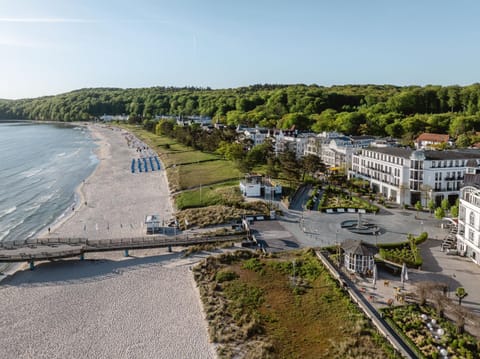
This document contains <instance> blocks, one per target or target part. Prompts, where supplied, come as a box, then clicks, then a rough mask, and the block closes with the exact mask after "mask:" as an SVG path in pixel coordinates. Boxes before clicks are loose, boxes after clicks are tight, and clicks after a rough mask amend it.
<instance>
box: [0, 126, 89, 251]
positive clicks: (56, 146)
mask: <svg viewBox="0 0 480 359" xmlns="http://www.w3.org/2000/svg"><path fill="white" fill-rule="evenodd" d="M32 138H35V140H34V141H32ZM0 143H2V146H0V147H1V148H4V150H3V151H1V152H0V163H2V171H1V172H2V173H1V175H0V182H1V183H2V185H1V188H0V205H1V207H0V208H1V209H0V241H2V240H3V241H10V240H15V239H25V238H28V237H32V236H34V235H35V233H38V231H40V230H41V229H42V228H45V227H46V226H49V225H51V223H52V221H54V220H55V219H56V218H58V216H60V215H62V216H65V214H66V212H68V210H70V211H71V204H72V198H73V196H74V192H75V189H76V188H77V187H78V185H79V184H80V182H81V180H82V179H84V178H87V177H88V176H89V175H90V174H91V173H92V171H93V170H94V168H95V165H96V164H97V163H98V159H97V158H96V156H95V155H94V154H93V151H94V149H95V147H96V146H97V145H96V143H95V142H94V141H93V139H92V138H91V137H90V136H89V132H88V131H79V130H77V131H73V127H61V126H56V125H50V124H29V123H27V124H24V125H21V126H17V125H16V124H8V125H2V130H1V131H0ZM5 143H12V145H10V146H6V147H5V146H3V145H4V144H5ZM32 154H34V156H33V155H32Z"/></svg>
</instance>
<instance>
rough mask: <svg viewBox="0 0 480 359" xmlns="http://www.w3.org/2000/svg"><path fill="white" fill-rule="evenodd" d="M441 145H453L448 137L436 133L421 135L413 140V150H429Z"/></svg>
mask: <svg viewBox="0 0 480 359" xmlns="http://www.w3.org/2000/svg"><path fill="white" fill-rule="evenodd" d="M441 144H447V145H453V142H451V141H450V136H449V135H441V134H438V133H422V134H421V135H420V136H418V137H417V139H416V140H415V148H417V149H422V148H423V149H430V148H433V147H435V146H436V145H441Z"/></svg>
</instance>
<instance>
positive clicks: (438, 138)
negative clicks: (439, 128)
mask: <svg viewBox="0 0 480 359" xmlns="http://www.w3.org/2000/svg"><path fill="white" fill-rule="evenodd" d="M449 140H450V136H449V135H441V134H439V133H428V132H425V133H422V134H421V135H420V136H418V137H417V139H416V142H421V141H429V142H448V141H449Z"/></svg>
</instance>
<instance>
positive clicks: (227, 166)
mask: <svg viewBox="0 0 480 359" xmlns="http://www.w3.org/2000/svg"><path fill="white" fill-rule="evenodd" d="M239 175H240V172H239V171H238V170H237V169H236V168H235V167H233V165H232V163H231V162H229V161H224V160H218V161H210V162H200V163H192V164H188V165H182V166H175V167H174V168H169V169H168V171H167V176H168V182H169V185H170V189H171V190H172V191H173V192H176V191H180V190H184V189H188V188H194V187H199V186H200V185H202V187H203V186H208V185H210V184H216V183H219V182H223V181H227V180H232V179H236V178H238V177H239ZM237 183H238V181H237Z"/></svg>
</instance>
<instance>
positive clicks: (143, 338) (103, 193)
mask: <svg viewBox="0 0 480 359" xmlns="http://www.w3.org/2000/svg"><path fill="white" fill-rule="evenodd" d="M89 129H90V131H91V133H92V135H93V137H94V138H95V139H96V140H97V141H98V144H99V147H98V149H97V156H98V158H99V160H100V163H99V164H98V166H97V168H96V169H95V171H94V173H93V174H92V175H91V176H90V177H89V178H87V179H85V180H84V181H83V183H82V185H81V186H80V188H79V193H78V201H77V203H76V204H75V205H74V206H73V207H72V209H70V210H68V212H67V213H66V215H65V216H64V217H63V218H62V219H61V220H60V221H58V222H57V223H56V224H54V225H52V226H51V228H50V229H51V230H50V234H48V231H44V232H43V234H42V235H43V236H48V235H50V236H55V237H57V236H61V237H87V238H92V239H98V238H125V237H132V236H134V237H138V236H143V235H145V228H144V226H143V222H144V218H145V216H146V215H148V214H158V215H160V216H161V217H162V218H165V220H168V219H170V218H171V217H172V214H173V212H172V205H171V201H170V197H169V190H168V184H167V180H166V175H165V172H164V171H163V169H162V170H161V171H149V172H146V173H145V172H142V173H138V171H137V172H136V173H132V172H131V161H132V159H136V158H139V157H141V156H142V155H145V154H144V153H145V152H147V156H149V155H150V153H149V152H148V149H147V151H145V150H142V152H141V153H140V152H139V151H138V150H137V147H136V146H138V143H137V142H132V138H131V137H128V136H126V133H125V132H124V131H122V130H119V129H112V128H109V127H106V126H103V125H89ZM126 137H128V141H127V138H126ZM130 254H131V256H130V257H124V256H123V253H121V252H110V253H95V254H89V255H88V256H86V260H85V261H79V260H77V259H71V260H64V261H58V262H39V263H37V264H36V268H35V270H34V271H29V270H27V269H26V268H22V269H20V270H19V271H17V272H16V273H15V274H13V275H11V276H10V277H8V278H7V279H6V280H4V281H3V282H2V283H1V285H0V313H1V314H0V357H1V358H33V357H35V358H215V357H216V354H215V348H214V346H213V345H212V344H211V343H210V342H209V339H208V332H207V323H206V321H205V317H204V313H203V310H202V305H201V302H200V299H199V294H198V289H197V288H196V285H195V282H194V280H193V276H192V273H191V271H190V267H191V266H192V265H193V264H194V263H195V262H197V261H198V260H200V257H198V258H188V259H186V258H182V257H181V254H180V253H167V252H166V249H154V250H148V251H147V250H142V251H140V250H138V251H131V253H130Z"/></svg>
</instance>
